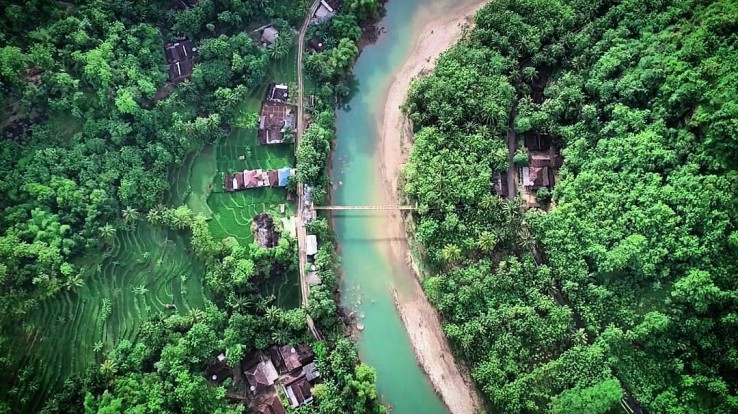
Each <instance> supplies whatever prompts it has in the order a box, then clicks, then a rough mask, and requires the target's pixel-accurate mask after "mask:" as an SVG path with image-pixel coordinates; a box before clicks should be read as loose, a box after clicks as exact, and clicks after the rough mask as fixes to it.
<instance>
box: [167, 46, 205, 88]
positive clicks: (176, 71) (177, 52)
mask: <svg viewBox="0 0 738 414" xmlns="http://www.w3.org/2000/svg"><path fill="white" fill-rule="evenodd" d="M196 50H197V49H196V48H195V47H194V44H193V43H192V41H191V40H187V39H185V40H180V41H178V42H174V43H167V44H165V45H164V54H165V56H166V58H167V63H168V64H169V80H170V81H171V82H173V83H180V82H182V81H185V80H187V79H190V78H191V77H192V70H193V68H194V66H195V62H194V57H195V51H196Z"/></svg>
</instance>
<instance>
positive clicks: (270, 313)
mask: <svg viewBox="0 0 738 414" xmlns="http://www.w3.org/2000/svg"><path fill="white" fill-rule="evenodd" d="M280 313H281V312H280V310H279V308H278V307H276V306H274V305H272V306H270V307H268V308H267V309H266V312H265V314H264V317H265V318H266V320H267V321H269V322H270V323H274V322H276V321H277V320H279V315H280Z"/></svg>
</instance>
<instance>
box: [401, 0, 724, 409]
mask: <svg viewBox="0 0 738 414" xmlns="http://www.w3.org/2000/svg"><path fill="white" fill-rule="evenodd" d="M734 3H735V2H733V1H715V2H707V1H617V2H616V1H607V0H601V1H589V2H583V1H578V0H558V1H539V0H517V1H511V0H510V1H508V0H502V1H494V2H491V3H490V4H488V5H486V6H485V7H484V8H482V9H481V10H480V11H479V12H478V14H477V15H476V19H475V20H476V26H475V27H474V28H473V29H472V30H470V31H469V32H468V33H467V34H466V35H465V37H464V38H463V39H462V40H461V41H460V43H459V44H458V45H456V46H455V47H454V48H452V49H451V50H449V51H448V52H446V53H445V54H444V55H443V56H442V57H441V58H440V59H439V60H438V65H437V67H436V69H435V71H434V72H433V73H432V74H431V75H429V76H427V77H424V78H422V79H420V80H418V81H416V82H415V83H414V84H413V86H412V87H411V90H410V93H409V96H408V100H407V102H406V103H405V109H406V111H407V113H408V116H409V117H410V119H411V120H412V121H413V122H414V127H415V130H416V135H415V143H414V145H415V146H414V148H413V152H412V154H411V156H410V160H409V163H408V165H407V167H406V168H405V171H404V173H405V178H406V181H407V182H406V185H405V187H404V193H405V195H406V196H407V197H408V198H409V199H410V200H411V201H413V202H418V203H419V204H420V205H421V209H420V210H419V212H418V213H417V214H416V215H415V217H414V227H413V235H414V237H415V239H416V241H417V242H418V243H419V244H420V245H421V246H422V247H423V249H422V251H423V252H424V257H425V258H426V260H427V261H428V262H429V264H430V265H431V266H432V268H433V274H432V275H430V276H429V277H428V278H427V279H426V281H425V288H426V291H427V293H428V295H429V296H430V298H431V299H432V301H433V302H434V303H435V304H436V306H437V307H438V309H439V310H440V312H441V313H442V315H443V317H444V320H445V325H444V329H445V331H446V333H447V335H448V337H449V339H450V340H451V342H452V344H453V347H454V348H455V350H456V352H457V353H458V354H459V355H460V356H462V357H463V358H464V359H465V360H467V361H468V362H469V364H470V365H471V367H472V374H473V376H474V378H475V380H476V381H477V382H478V383H479V385H480V386H481V388H482V390H483V391H484V393H485V394H486V396H487V398H488V399H489V402H490V404H491V406H492V408H493V410H494V412H499V413H518V412H549V411H551V412H557V413H563V412H567V413H569V412H572V413H573V412H588V413H594V412H602V413H605V412H617V411H618V410H620V409H621V408H620V404H619V401H620V399H621V398H625V400H624V401H625V402H626V403H628V404H630V405H631V406H635V405H640V406H641V407H642V408H643V409H644V410H646V411H647V412H670V413H687V412H715V413H729V412H734V411H735V410H737V409H738V397H737V396H736V393H735V385H736V383H737V380H738V377H736V373H737V372H738V365H737V364H736V358H734V355H735V354H736V352H738V348H736V346H735V341H734V340H733V338H732V335H731V334H730V332H731V331H732V329H733V321H734V320H735V307H736V297H737V296H736V293H737V292H738V285H736V281H735V278H734V277H733V274H734V273H735V271H736V268H735V266H736V263H738V261H737V260H736V259H737V258H738V255H737V253H738V250H736V247H738V245H737V244H736V240H738V237H737V236H736V213H738V211H737V210H736V208H735V200H736V190H735V186H734V183H733V181H734V178H735V176H736V162H735V160H736V159H738V158H737V157H736V156H735V154H734V152H735V148H736V142H735V141H736V139H738V134H736V131H735V125H738V123H737V121H736V119H738V117H737V116H738V113H736V112H735V110H734V109H735V108H736V107H738V106H736V99H737V98H736V96H735V93H733V91H734V90H735V85H738V78H736V73H737V72H736V71H737V69H738V58H737V57H738V53H737V52H738V51H737V50H736V30H735V29H736V24H735V22H736V21H737V20H736V19H737V18H738V7H736V5H735V4H734ZM510 129H512V130H513V131H515V132H516V133H518V134H519V135H525V134H526V133H536V132H540V133H546V134H549V135H550V136H552V137H553V140H554V144H555V145H556V146H557V147H558V148H561V152H562V155H563V157H564V165H563V168H562V169H561V171H560V174H559V177H557V180H556V181H557V183H556V186H555V188H554V189H553V191H552V193H549V194H546V193H545V192H544V193H540V192H539V194H537V196H539V197H540V199H541V201H546V202H547V200H549V199H551V198H552V199H553V200H552V207H553V208H552V209H551V211H550V212H548V213H547V214H544V213H542V212H540V211H537V210H530V211H527V212H524V211H521V209H520V203H519V201H518V200H515V201H508V200H502V199H500V198H498V197H497V196H496V195H494V192H493V179H492V177H493V174H494V173H496V172H499V171H506V170H507V168H508V158H507V156H508V154H507V149H506V147H505V143H506V139H507V136H508V130H510ZM516 163H517V162H516Z"/></svg>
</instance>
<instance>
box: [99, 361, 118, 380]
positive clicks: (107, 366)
mask: <svg viewBox="0 0 738 414" xmlns="http://www.w3.org/2000/svg"><path fill="white" fill-rule="evenodd" d="M116 372H118V364H116V363H115V361H113V360H111V359H106V360H105V361H104V362H103V363H102V364H100V373H101V374H102V375H103V376H104V377H107V378H110V377H112V376H113V375H115V373H116Z"/></svg>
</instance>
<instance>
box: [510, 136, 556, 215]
mask: <svg viewBox="0 0 738 414" xmlns="http://www.w3.org/2000/svg"><path fill="white" fill-rule="evenodd" d="M524 142H525V147H526V149H527V151H528V166H526V167H520V168H518V182H519V183H520V184H521V185H522V186H523V187H524V188H525V191H526V193H527V196H526V197H524V198H525V199H526V200H528V202H529V204H532V205H534V200H535V198H534V197H533V195H534V194H535V192H536V191H537V190H538V189H540V188H547V189H549V190H550V189H551V188H553V187H554V185H555V184H556V173H557V171H558V169H559V168H561V165H562V164H563V159H562V158H561V155H559V154H558V151H557V150H556V148H555V147H554V145H553V143H552V140H551V136H550V135H548V134H545V133H537V132H536V133H530V134H527V135H526V136H525V138H524Z"/></svg>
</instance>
